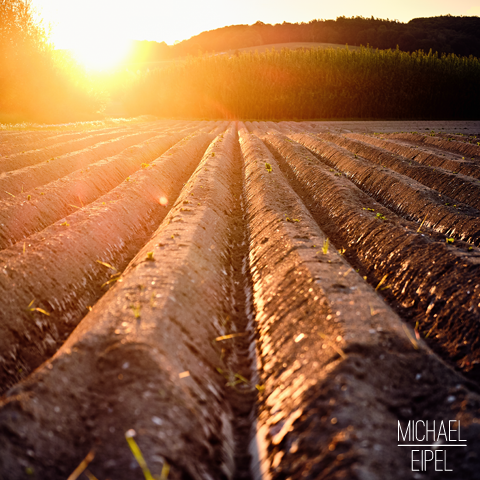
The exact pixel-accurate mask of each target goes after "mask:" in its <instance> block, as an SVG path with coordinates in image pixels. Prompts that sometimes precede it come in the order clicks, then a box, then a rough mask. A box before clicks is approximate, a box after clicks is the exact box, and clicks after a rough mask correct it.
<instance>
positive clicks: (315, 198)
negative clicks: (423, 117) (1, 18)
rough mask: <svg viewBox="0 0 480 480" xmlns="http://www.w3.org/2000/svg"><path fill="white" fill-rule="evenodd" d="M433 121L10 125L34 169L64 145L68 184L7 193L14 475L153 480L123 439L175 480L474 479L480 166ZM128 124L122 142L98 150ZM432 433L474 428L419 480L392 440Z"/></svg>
mask: <svg viewBox="0 0 480 480" xmlns="http://www.w3.org/2000/svg"><path fill="white" fill-rule="evenodd" d="M433 123H434V122H428V123H425V124H417V125H410V127H411V128H408V129H407V128H405V126H406V124H403V123H402V122H384V123H374V122H362V123H360V124H359V123H355V122H280V123H274V122H253V123H247V124H246V126H247V127H248V129H249V130H250V131H251V132H254V134H253V135H252V134H250V133H249V132H248V131H247V130H246V128H245V125H243V124H242V123H239V124H238V125H235V124H233V123H232V124H228V123H227V122H181V121H168V120H165V121H152V122H144V123H141V124H138V125H129V126H128V127H126V128H123V129H118V128H116V129H103V130H102V131H101V130H93V129H92V130H91V131H86V132H84V133H82V134H77V133H76V132H73V131H66V130H63V131H61V130H58V131H52V132H41V134H38V133H36V132H23V133H8V132H0V152H1V151H2V149H4V148H5V149H8V148H11V151H13V150H15V149H17V150H18V149H20V147H21V146H22V145H23V146H26V145H30V146H31V147H32V150H34V153H32V156H31V157H29V158H30V160H29V161H32V162H36V160H37V159H38V158H40V157H41V155H46V154H47V152H49V151H50V150H49V149H51V148H60V149H64V153H63V154H62V155H63V156H61V157H60V158H59V160H58V162H57V163H56V164H55V165H56V167H58V172H55V171H54V170H55V169H54V170H51V173H56V174H57V176H56V177H55V176H53V177H51V178H50V177H48V175H47V176H46V177H45V178H44V179H42V178H41V175H43V174H42V173H41V172H43V171H44V170H43V168H44V164H46V163H45V162H44V163H38V164H36V165H32V166H31V167H28V168H26V169H25V168H23V169H22V165H21V164H18V165H17V166H18V167H19V168H18V169H17V170H14V171H13V172H12V173H13V175H14V176H17V177H18V179H19V180H20V181H21V179H22V178H24V180H25V181H26V179H27V177H26V176H24V175H25V172H27V171H31V170H32V169H34V170H32V171H35V172H36V175H34V176H32V179H33V180H32V181H33V182H35V181H36V182H42V183H43V184H44V186H42V188H41V190H40V191H44V190H45V192H47V193H48V196H47V195H44V196H41V198H40V197H39V196H38V195H37V193H38V191H39V190H34V189H32V190H30V191H29V192H24V193H20V194H19V195H18V197H16V198H15V199H13V198H9V199H4V200H2V201H0V213H1V212H3V217H1V218H2V219H1V221H0V223H3V225H0V234H1V236H3V237H4V238H7V237H8V235H10V233H9V232H5V228H3V227H5V225H9V229H11V228H10V227H11V226H12V225H13V224H14V223H15V225H17V227H16V228H15V230H16V233H15V235H14V236H13V237H12V236H10V237H8V238H10V240H6V241H7V244H6V245H5V246H6V247H7V248H5V249H4V250H3V251H1V252H0V307H1V308H0V357H1V361H2V368H3V370H2V372H3V373H2V374H1V376H0V390H1V391H3V392H5V393H4V395H3V397H0V478H1V479H2V480H3V479H4V478H5V479H6V480H7V479H8V480H17V479H18V480H20V479H22V480H23V479H27V478H32V479H37V480H45V479H47V478H48V479H49V480H50V479H51V480H57V479H58V480H60V479H66V478H68V477H69V475H70V474H71V473H72V472H73V471H74V470H75V469H76V467H78V466H79V465H80V464H81V462H82V459H84V458H85V457H86V456H87V454H88V452H93V453H94V454H95V457H94V459H93V461H92V462H91V463H90V464H89V465H88V466H86V467H82V468H86V470H85V471H84V472H83V473H81V474H80V476H79V477H78V478H79V479H81V480H85V479H87V478H89V479H90V480H91V479H92V478H94V477H93V476H95V478H97V479H98V480H108V479H110V480H114V479H115V480H124V479H125V480H127V479H128V480H136V479H138V480H140V479H142V478H145V477H144V475H143V473H142V470H141V468H140V466H139V464H138V462H137V461H136V460H135V458H134V457H133V455H132V453H131V451H130V450H129V448H128V445H127V442H126V439H125V433H126V432H127V431H130V430H133V431H134V432H135V437H134V438H135V440H136V442H137V443H138V445H139V447H140V449H141V451H142V454H143V456H144V457H145V460H146V463H147V465H148V467H149V468H150V470H151V472H152V473H153V474H156V475H157V476H158V475H159V474H160V472H161V471H162V467H163V466H165V465H166V464H168V465H169V466H170V472H169V475H168V478H169V479H192V480H193V479H205V480H207V479H208V480H216V479H219V480H220V479H221V480H227V479H228V480H229V479H235V480H251V479H253V478H255V480H257V479H260V478H265V479H272V480H273V479H289V478H290V479H292V480H294V479H295V480H296V479H303V478H312V479H313V478H315V479H335V480H337V479H338V480H340V479H354V480H357V479H358V480H366V479H369V480H377V479H378V480H383V479H389V480H390V479H392V480H397V479H398V480H400V479H402V480H404V479H415V480H417V479H420V480H421V479H435V480H444V479H447V480H458V479H459V478H462V479H466V480H473V479H476V478H478V471H479V467H480V455H479V453H478V452H479V451H480V443H479V438H480V370H479V368H480V341H479V335H478V319H479V318H480V310H479V308H480V307H479V305H480V270H479V266H478V265H479V263H480V250H479V249H478V248H477V247H476V246H473V244H472V243H473V242H476V241H477V239H478V238H477V233H478V232H476V231H475V230H474V228H473V227H472V228H470V227H469V225H470V226H471V225H474V224H475V222H478V221H480V218H479V217H480V214H479V212H478V211H477V210H476V208H473V207H477V203H475V202H476V198H475V197H476V196H477V193H478V192H477V190H478V186H477V181H478V179H477V178H475V176H476V175H477V173H478V172H477V170H478V169H477V166H478V161H477V160H476V157H475V158H474V160H471V159H470V158H466V159H462V156H465V154H464V153H462V152H463V151H466V150H465V149H466V148H472V143H469V142H474V138H476V137H474V136H470V137H468V139H465V138H464V137H462V136H461V135H459V133H460V132H462V133H463V132H467V131H470V130H472V132H470V133H475V132H474V130H475V129H476V128H478V127H479V126H480V124H478V122H477V123H475V122H469V123H467V122H466V123H465V125H464V124H463V123H461V122H459V123H458V124H455V123H445V126H449V127H450V132H449V133H452V132H456V133H457V135H454V136H453V135H449V136H448V135H443V134H438V133H436V134H435V135H436V136H435V137H433V136H430V134H431V130H432V129H433V128H437V127H439V125H437V124H435V125H433ZM420 127H422V128H423V129H424V130H420ZM454 127H455V128H457V127H458V129H457V130H455V128H454ZM373 128H375V130H372V129H373ZM427 128H429V129H430V130H426V129H427ZM350 129H352V130H353V131H354V132H363V133H365V132H367V133H368V132H373V131H377V132H378V131H384V132H399V131H402V130H404V131H412V130H417V131H422V132H425V133H426V135H421V134H411V133H409V134H398V133H397V134H396V135H387V134H382V135H375V136H372V135H360V134H358V133H352V134H350V133H348V130H350ZM120 130H122V132H123V135H129V137H127V138H130V139H131V141H132V143H131V146H130V147H129V148H128V149H127V150H123V151H121V153H120V150H119V151H118V152H104V153H105V155H104V156H105V158H104V159H101V160H100V161H99V158H98V157H95V158H94V156H92V155H91V153H90V152H91V151H92V150H95V149H101V148H104V147H103V146H102V145H104V144H102V143H101V142H102V138H103V137H101V135H108V134H112V133H115V132H117V133H118V132H119V131H120ZM438 130H441V128H438ZM193 131H195V132H196V133H195V134H193V135H192V134H190V135H189V133H190V132H193ZM445 131H446V130H445ZM478 132H480V128H478V130H477V131H476V133H478ZM339 133H344V134H345V133H346V134H347V135H346V136H339V135H338V134H339ZM159 134H160V136H159ZM238 134H239V137H238ZM135 135H136V137H135ZM142 135H147V136H151V137H150V140H143V141H142V138H143V137H142ZM186 135H188V136H187V137H186V138H184V139H183V140H181V141H179V140H180V139H181V138H182V137H185V136H186ZM380 137H381V138H380ZM145 138H146V137H145ZM386 138H387V139H386ZM432 138H433V139H434V142H432V141H431V139H432ZM293 139H295V140H296V141H294V140H293ZM425 139H426V140H425ZM212 140H213V142H212ZM82 141H88V142H91V143H90V144H89V145H90V146H89V147H88V148H87V149H84V150H82V151H76V148H77V146H78V145H79V143H78V142H82ZM115 141H121V140H114V141H113V142H115ZM297 141H300V142H303V143H305V145H307V146H308V147H309V148H306V147H305V146H304V145H300V144H299V143H297ZM108 142H109V143H112V141H111V140H110V141H108ZM173 144H175V145H174V146H173V147H172V148H170V150H168V151H167V152H165V153H164V154H162V155H161V156H160V157H159V158H158V159H155V158H156V156H158V155H157V153H158V154H160V153H161V151H163V150H165V149H166V148H168V147H169V146H170V145H173ZM209 144H210V145H209ZM462 149H463V150H462ZM21 151H22V150H21ZM21 151H20V152H21ZM62 151H63V150H62ZM98 151H100V150H98ZM469 151H470V150H469ZM38 152H43V153H39V155H40V157H35V155H37V153H38ZM74 152H75V153H74ZM20 155H22V154H21V153H20ZM71 155H76V156H77V160H78V162H80V163H82V162H83V163H82V165H83V164H85V165H89V166H90V167H89V169H88V170H86V167H81V168H80V169H78V168H77V169H74V171H69V170H68V169H69V168H71V166H68V162H69V158H70V156H71ZM102 155H103V154H102ZM112 155H113V156H112ZM18 158H19V160H21V158H23V157H21V156H19V157H18ZM24 159H27V156H25V155H24ZM2 161H3V160H0V163H1V162H2ZM199 162H200V163H199ZM49 163H50V162H49ZM141 163H148V164H150V166H148V165H145V167H146V168H140V166H141ZM46 165H49V164H46ZM197 165H198V166H197ZM382 165H383V166H382ZM430 165H433V166H435V167H436V168H437V170H434V169H433V168H432V167H431V166H430ZM48 168H50V169H51V166H49V167H47V169H48ZM457 168H458V171H459V172H461V173H460V174H459V175H457V174H454V173H453V172H455V171H457V170H456V169H457ZM63 169H66V170H63ZM439 169H441V170H439ZM81 170H84V172H82V171H81ZM45 171H46V170H45ZM37 174H38V175H37ZM128 175H130V178H129V179H128V181H127V180H126V179H125V177H126V176H128ZM79 182H80V183H79ZM80 184H81V185H82V187H81V188H82V190H84V191H85V192H88V195H86V196H85V201H84V202H83V205H77V202H73V200H72V199H73V196H74V195H75V194H76V193H77V189H78V188H80V187H79V185H80ZM32 192H33V193H32ZM28 195H31V198H30V200H29V199H28ZM72 195H73V196H72ZM162 195H164V196H166V197H168V204H167V206H166V207H165V206H161V205H160V203H159V198H160V197H161V196H162ZM72 202H73V203H72ZM450 202H453V203H454V204H455V205H457V208H454V207H453V206H451V205H445V203H450ZM173 203H174V205H173V206H172V204H173ZM462 203H463V205H462ZM70 204H75V205H77V206H79V207H81V208H75V207H72V206H71V205H70ZM69 205H70V206H69ZM2 207H3V208H2ZM22 212H30V213H31V218H29V217H30V215H28V216H27V215H25V216H24V217H23V218H22V219H21V221H19V219H14V218H12V217H21V216H22ZM425 212H429V213H430V214H431V217H429V218H428V219H427V220H426V221H425V222H424V224H423V225H422V226H421V225H420V224H421V222H422V220H423V219H424V214H425ZM435 215H436V216H435ZM433 217H435V218H433ZM462 222H463V223H462ZM469 222H470V223H469ZM452 225H454V228H453V227H452ZM467 227H468V228H467ZM419 228H420V231H419ZM462 228H463V230H462V231H461V229H462ZM442 232H443V233H442ZM462 232H463V233H462ZM446 234H448V235H453V236H455V239H454V242H453V243H447V242H446ZM462 235H463V238H465V240H468V241H469V242H471V243H467V242H465V241H462V240H461V239H460V238H462ZM327 238H328V239H329V240H328V243H327ZM447 238H450V237H447ZM19 240H20V241H19ZM8 241H17V243H16V244H15V245H13V246H8ZM24 245H25V248H24ZM97 260H100V261H102V262H104V263H108V264H111V265H112V266H113V267H115V268H116V269H117V270H118V273H121V275H117V276H115V277H112V274H113V270H111V269H110V268H109V267H108V266H106V265H102V264H101V263H98V262H97ZM365 279H366V281H365ZM110 280H111V283H110V284H109V285H108V286H105V287H104V288H102V284H104V283H105V282H107V281H110ZM32 299H35V301H34V303H33V304H31V305H29V303H30V302H31V300H32ZM87 306H93V309H92V310H91V311H89V310H88V308H87ZM36 308H39V309H42V310H44V311H45V312H46V313H48V314H49V315H46V314H45V313H43V312H42V311H41V310H36ZM41 362H44V363H43V364H41ZM40 364H41V365H40ZM35 367H38V368H37V369H36V370H35V371H33V372H31V370H33V369H34V368H35ZM30 372H31V373H30ZM417 420H418V421H429V422H433V421H435V422H437V425H438V423H439V422H440V421H444V422H448V421H449V420H451V421H452V423H454V425H456V426H458V425H459V424H461V432H462V433H461V437H462V439H465V440H466V441H467V445H466V446H465V447H463V448H451V447H444V446H443V447H442V445H443V443H444V442H440V444H438V445H437V447H435V448H436V449H437V450H438V451H441V452H443V450H446V452H447V458H448V462H447V463H448V468H452V469H453V471H452V472H444V471H435V468H434V467H433V466H432V465H430V466H429V468H428V470H427V471H426V472H414V471H412V469H411V459H410V457H411V455H412V452H413V451H414V450H415V448H414V447H412V446H411V445H410V446H406V447H405V446H404V447H400V446H398V443H399V440H398V438H397V432H398V422H399V421H400V422H402V425H403V426H406V422H408V421H417ZM424 448H426V447H424ZM89 458H90V457H89Z"/></svg>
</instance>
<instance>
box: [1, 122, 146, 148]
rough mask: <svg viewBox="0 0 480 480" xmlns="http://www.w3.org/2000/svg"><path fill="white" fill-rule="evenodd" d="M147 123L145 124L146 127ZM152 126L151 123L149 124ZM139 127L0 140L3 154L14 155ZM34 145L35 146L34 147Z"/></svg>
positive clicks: (46, 133) (46, 134) (54, 133)
mask: <svg viewBox="0 0 480 480" xmlns="http://www.w3.org/2000/svg"><path fill="white" fill-rule="evenodd" d="M146 126H147V125H145V127H146ZM148 126H150V124H149V125H148ZM133 129H138V126H135V127H124V128H122V129H119V127H110V128H102V129H100V130H95V131H94V132H92V131H91V130H89V131H79V132H66V133H65V132H54V131H52V132H45V134H44V136H42V137H40V138H39V137H38V136H37V137H32V138H27V139H23V140H22V139H19V141H18V143H17V142H14V141H12V140H9V141H5V142H3V143H1V142H0V152H1V154H2V155H3V156H9V155H13V154H15V153H24V152H26V151H28V150H38V149H40V148H45V147H49V146H52V145H55V144H60V143H64V142H66V141H70V140H76V139H81V138H85V137H89V136H91V135H92V133H95V134H104V133H108V132H116V131H124V130H125V132H127V131H129V130H133ZM32 147H33V148H32Z"/></svg>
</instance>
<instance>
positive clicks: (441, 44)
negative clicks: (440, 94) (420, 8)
mask: <svg viewBox="0 0 480 480" xmlns="http://www.w3.org/2000/svg"><path fill="white" fill-rule="evenodd" d="M293 42H309V43H310V42H317V43H332V44H342V45H345V44H348V45H352V46H360V45H367V44H368V45H370V46H371V47H374V48H381V49H387V48H392V49H393V48H396V47H397V45H398V47H399V48H400V50H404V51H407V52H412V51H415V50H420V49H422V50H424V51H427V52H428V51H429V50H430V49H432V50H433V51H434V52H439V53H455V54H457V55H465V56H468V55H473V56H475V57H480V17H453V16H451V15H446V16H441V17H430V18H414V19H413V20H410V21H409V22H408V23H402V22H397V21H393V20H388V19H387V20H381V19H377V18H373V17H372V18H363V17H352V18H346V17H339V18H337V19H336V20H312V21H311V22H308V23H286V22H284V23H282V24H276V25H270V24H265V23H262V22H257V23H255V24H254V25H231V26H228V27H223V28H218V29H216V30H209V31H207V32H202V33H200V34H199V35H195V36H194V37H192V38H189V39H188V40H184V41H183V42H180V43H178V44H176V45H172V46H169V45H167V44H165V43H164V42H162V43H157V42H148V41H137V42H134V46H133V50H132V55H131V57H130V58H131V60H132V61H135V62H156V61H163V60H172V59H175V58H179V57H184V56H186V55H198V54H201V53H214V52H225V51H227V50H233V51H235V50H240V49H243V48H248V47H255V46H261V45H271V44H279V43H293Z"/></svg>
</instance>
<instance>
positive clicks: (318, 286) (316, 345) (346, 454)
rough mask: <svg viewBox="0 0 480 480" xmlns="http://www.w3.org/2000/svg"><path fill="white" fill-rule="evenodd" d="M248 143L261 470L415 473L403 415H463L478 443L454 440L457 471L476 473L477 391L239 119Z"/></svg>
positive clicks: (376, 475)
mask: <svg viewBox="0 0 480 480" xmlns="http://www.w3.org/2000/svg"><path fill="white" fill-rule="evenodd" d="M240 142H241V146H242V152H243V155H244V157H245V162H246V193H247V207H248V214H249V217H248V218H249V232H250V265H251V269H252V277H253V291H254V303H255V307H256V325H257V329H258V342H257V348H258V352H259V357H260V362H259V366H260V376H261V380H262V383H263V387H264V388H263V391H262V393H261V394H260V405H259V415H258V430H257V431H258V433H257V441H258V443H259V445H263V448H261V455H260V462H259V465H258V470H257V471H258V473H259V474H263V478H272V479H277V478H278V479H285V478H291V479H297V478H298V479H304V478H307V479H308V478H311V479H318V478H322V479H346V478H348V479H358V480H360V479H366V478H368V479H389V480H396V479H399V480H400V479H402V480H403V479H405V478H417V477H415V474H412V472H411V470H410V461H409V456H410V449H407V448H404V449H401V448H399V447H398V446H397V444H398V440H397V431H398V421H402V422H406V421H407V419H408V420H410V419H422V420H427V419H428V420H429V421H430V422H431V421H432V420H433V419H436V420H437V421H438V420H440V419H442V418H452V419H453V418H455V419H456V421H457V422H458V421H460V422H461V425H462V429H463V428H464V424H465V428H466V429H468V433H467V431H466V430H462V432H465V434H466V435H468V448H465V449H450V450H448V458H449V462H450V466H449V467H448V468H451V466H453V468H454V470H455V474H456V475H457V477H455V478H460V477H461V478H468V479H472V480H473V479H474V478H476V475H477V472H478V468H479V466H480V459H479V458H478V456H477V455H476V454H475V453H474V452H475V451H477V450H478V448H479V447H480V444H479V440H478V439H479V437H478V433H479V431H480V428H479V427H478V425H477V424H475V423H470V422H469V418H470V417H469V415H473V416H475V415H477V412H478V409H479V407H480V397H479V395H477V394H475V393H472V392H471V391H470V390H469V384H468V382H466V381H465V379H463V378H462V377H461V376H459V375H458V374H456V373H455V372H453V371H452V370H451V369H449V368H448V367H446V366H445V365H444V364H443V363H442V362H440V361H439V360H438V359H437V358H436V357H435V356H434V355H432V354H431V353H430V352H429V351H428V349H427V347H425V346H424V344H423V342H422V341H421V340H418V341H417V340H416V339H415V336H414V333H413V332H412V331H410V330H408V328H407V327H406V326H405V325H404V324H403V322H402V321H401V320H400V319H399V318H398V316H397V315H396V314H395V313H394V312H393V311H392V310H391V309H390V308H389V307H388V306H387V305H386V304H385V303H384V302H383V301H382V300H381V298H380V297H379V296H378V295H377V294H376V292H374V291H373V290H372V289H371V287H369V286H368V285H367V284H366V283H365V282H364V281H363V280H362V279H361V277H359V276H358V275H357V274H356V273H355V272H354V271H353V270H352V268H351V267H350V266H349V265H348V264H347V263H346V261H345V260H344V258H343V257H342V256H341V255H339V254H338V253H337V251H336V249H335V247H334V246H333V245H331V244H330V245H329V246H328V247H327V248H326V249H325V253H324V251H323V249H322V246H325V242H326V235H325V234H324V233H323V232H322V231H321V230H320V229H319V228H318V225H317V224H316V223H315V221H314V220H313V219H312V218H311V216H310V214H309V212H308V211H307V209H306V208H305V206H304V205H303V204H302V202H301V201H300V199H299V197H298V196H297V195H296V194H295V193H294V192H293V191H292V189H291V188H290V186H289V185H288V183H287V182H286V180H285V178H284V177H283V175H282V173H281V171H280V169H279V167H278V165H277V163H276V161H275V159H274V158H273V156H272V155H271V153H270V152H269V151H268V150H267V149H266V147H265V146H264V145H263V144H262V143H261V142H260V140H259V139H257V138H256V137H254V136H253V135H251V134H249V133H248V132H247V131H246V130H245V129H241V130H240ZM302 161H304V160H302ZM267 165H269V167H267ZM312 168H313V167H310V166H309V169H312ZM333 179H335V180H336V178H335V177H333ZM321 188H322V189H324V188H325V189H327V188H328V186H327V185H325V184H322V187H321ZM340 201H341V198H339V196H338V195H337V203H340ZM288 219H289V220H291V221H288ZM267 220H268V221H269V225H270V227H269V228H265V227H264V225H265V222H266V221H267ZM296 220H298V221H296ZM286 251H288V252H289V253H288V254H287V255H285V252H286ZM467 411H468V412H469V413H467ZM404 424H405V423H403V425H404ZM443 473H444V472H441V473H436V472H432V471H430V472H428V474H422V477H418V478H446V477H445V476H442V474H443ZM448 478H450V477H448Z"/></svg>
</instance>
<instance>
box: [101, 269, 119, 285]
mask: <svg viewBox="0 0 480 480" xmlns="http://www.w3.org/2000/svg"><path fill="white" fill-rule="evenodd" d="M120 275H121V273H120V272H118V273H114V274H112V275H110V280H108V281H106V282H105V283H104V284H103V285H102V288H104V287H106V286H107V285H110V284H111V283H114V282H116V281H117V280H118V279H119V278H120Z"/></svg>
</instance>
